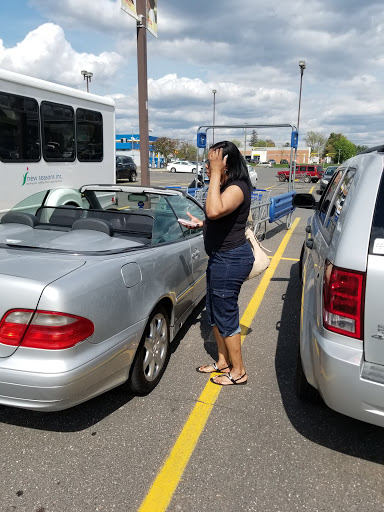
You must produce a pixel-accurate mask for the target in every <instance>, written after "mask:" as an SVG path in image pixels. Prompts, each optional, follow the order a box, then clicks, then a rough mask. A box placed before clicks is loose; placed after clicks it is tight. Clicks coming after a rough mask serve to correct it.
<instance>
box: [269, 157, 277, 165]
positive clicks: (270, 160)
mask: <svg viewBox="0 0 384 512" xmlns="http://www.w3.org/2000/svg"><path fill="white" fill-rule="evenodd" d="M268 163H270V164H272V165H275V163H276V160H274V159H273V158H270V159H269V160H268Z"/></svg>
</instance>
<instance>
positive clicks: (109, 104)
mask: <svg viewBox="0 0 384 512" xmlns="http://www.w3.org/2000/svg"><path fill="white" fill-rule="evenodd" d="M105 183H116V157H115V103H114V101H113V100H112V99H110V98H105V97H101V96H96V95H94V94H90V93H88V92H83V91H79V90H77V89H72V88H70V87H64V86H62V85H58V84H54V83H50V82H46V81H44V80H39V79H37V78H31V77H28V76H25V75H20V74H17V73H12V72H10V71H5V70H1V69H0V217H1V216H2V215H3V214H4V213H5V212H7V211H8V210H9V209H10V208H11V207H12V206H13V205H15V204H16V203H18V202H19V201H21V200H22V199H24V198H25V197H27V196H30V195H32V194H34V193H35V192H39V191H40V190H47V189H52V188H57V187H74V188H77V187H81V186H82V185H86V184H105ZM79 206H80V205H79Z"/></svg>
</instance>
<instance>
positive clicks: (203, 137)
mask: <svg viewBox="0 0 384 512" xmlns="http://www.w3.org/2000/svg"><path fill="white" fill-rule="evenodd" d="M197 147H198V148H206V147H207V134H206V133H204V132H199V133H198V134H197Z"/></svg>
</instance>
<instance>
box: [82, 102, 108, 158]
mask: <svg viewBox="0 0 384 512" xmlns="http://www.w3.org/2000/svg"><path fill="white" fill-rule="evenodd" d="M76 152H77V159H78V160H80V162H84V161H93V162H101V160H102V159H103V116H102V115H101V113H100V112H95V111H94V110H85V109H83V108H78V109H77V110H76Z"/></svg>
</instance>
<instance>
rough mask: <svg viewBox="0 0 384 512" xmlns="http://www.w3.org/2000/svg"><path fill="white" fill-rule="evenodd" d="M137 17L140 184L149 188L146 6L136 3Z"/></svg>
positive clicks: (140, 0)
mask: <svg viewBox="0 0 384 512" xmlns="http://www.w3.org/2000/svg"><path fill="white" fill-rule="evenodd" d="M136 9H137V15H138V17H139V19H138V22H137V84H138V90H139V94H138V97H139V130H140V168H141V184H142V185H144V186H149V184H150V174H149V173H150V171H149V137H148V74H147V29H146V24H147V4H146V0H137V1H136Z"/></svg>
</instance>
